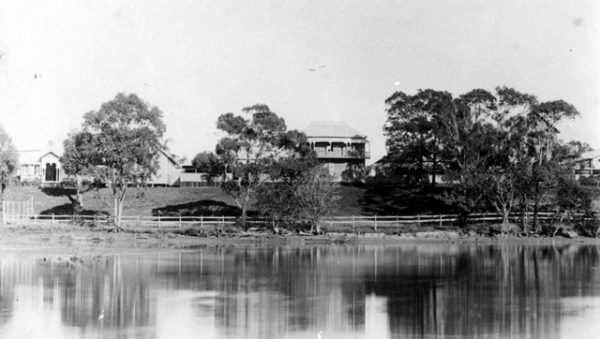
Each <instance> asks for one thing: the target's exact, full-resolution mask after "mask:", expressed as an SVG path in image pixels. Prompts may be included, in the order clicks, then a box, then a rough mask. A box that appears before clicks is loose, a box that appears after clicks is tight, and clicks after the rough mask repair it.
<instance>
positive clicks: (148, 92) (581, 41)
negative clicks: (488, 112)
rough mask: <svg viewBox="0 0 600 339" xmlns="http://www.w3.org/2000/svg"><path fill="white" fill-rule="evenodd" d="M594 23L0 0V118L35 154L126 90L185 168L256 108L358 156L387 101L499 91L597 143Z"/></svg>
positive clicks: (549, 7) (379, 128)
mask: <svg viewBox="0 0 600 339" xmlns="http://www.w3.org/2000/svg"><path fill="white" fill-rule="evenodd" d="M599 19H600V2H597V1H593V0H592V1H553V0H544V1H524V0H497V1H492V0H486V1H484V0H461V1H442V0H438V1H428V0H360V1H353V0H327V1H322V0H316V1H307V0H294V1H259V0H257V1H242V0H239V1H229V0H215V1H208V0H206V1H203V0H195V1H184V0H170V1H158V0H157V1H145V0H127V1H111V0H101V1H100V0H99V1H92V0H61V1H58V0H40V1H31V0H18V1H9V0H0V52H1V53H2V57H1V58H0V124H1V125H2V126H3V127H4V129H5V130H6V131H7V132H8V133H9V134H10V136H11V137H12V139H13V141H14V143H15V144H16V146H17V148H19V149H42V150H43V149H45V148H48V145H49V142H53V143H54V144H55V145H56V144H58V145H60V144H61V143H62V141H63V140H64V139H65V138H66V136H67V134H68V132H69V131H71V130H74V129H77V128H79V127H80V126H81V123H82V120H83V119H82V116H83V114H84V113H86V112H88V111H91V110H97V109H98V108H99V107H100V105H101V104H102V103H104V102H106V101H109V100H111V99H113V98H114V97H115V95H116V94H117V93H119V92H125V93H135V94H137V95H138V96H140V97H141V98H142V99H143V100H145V101H146V102H148V103H150V104H151V105H154V106H157V107H158V108H159V109H160V110H162V112H163V114H164V121H165V123H166V124H167V133H166V138H168V139H169V141H168V143H167V144H168V147H169V149H170V151H171V152H172V153H175V154H177V155H179V156H185V157H186V158H187V159H188V160H191V159H192V158H193V156H194V155H195V154H196V153H198V152H201V151H205V150H214V147H215V144H216V143H217V141H218V139H219V138H220V137H221V136H222V134H221V133H220V132H219V131H218V130H217V128H216V121H217V118H218V116H219V115H221V114H223V113H227V112H233V113H236V114H237V113H240V112H241V109H242V108H243V107H247V106H251V105H254V104H256V103H263V104H267V105H269V107H270V108H271V110H272V111H274V112H276V113H277V114H278V115H280V116H281V117H283V118H284V119H285V121H286V123H287V125H288V128H290V129H302V128H304V127H306V126H308V124H309V123H310V121H313V120H342V121H346V122H347V123H348V124H349V125H350V126H351V127H354V128H355V129H357V130H358V131H360V132H362V133H364V134H366V135H367V136H368V137H369V140H370V142H371V159H370V162H374V161H376V160H378V159H379V158H380V157H381V156H383V155H384V154H385V137H384V135H383V125H384V123H385V118H386V116H385V104H384V101H385V99H386V98H387V97H389V96H390V95H391V94H392V93H393V92H394V91H403V92H405V93H409V94H411V93H415V92H416V91H417V90H418V89H426V88H432V89H436V90H445V91H449V92H451V93H452V94H453V95H460V94H463V93H466V92H468V91H469V90H471V89H475V88H483V89H486V90H490V91H491V90H493V89H494V88H495V87H496V86H499V85H503V86H509V87H513V88H515V89H517V90H519V91H522V92H528V93H531V94H534V95H536V96H537V97H538V98H539V100H541V101H546V100H557V99H563V100H565V101H567V102H569V103H571V104H573V105H575V107H576V108H577V109H578V110H579V112H580V113H581V116H580V117H579V118H578V119H576V120H573V121H569V122H567V123H563V124H561V125H560V126H559V127H560V130H561V134H560V138H561V139H564V140H572V139H576V140H580V141H584V142H587V143H589V144H590V145H592V147H594V148H596V149H599V148H600V20H599Z"/></svg>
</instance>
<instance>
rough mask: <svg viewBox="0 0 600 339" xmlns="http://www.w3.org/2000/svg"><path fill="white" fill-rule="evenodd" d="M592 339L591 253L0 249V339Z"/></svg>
mask: <svg viewBox="0 0 600 339" xmlns="http://www.w3.org/2000/svg"><path fill="white" fill-rule="evenodd" d="M445 337H449V338H598V337H600V246H597V245H584V244H561V245H531V244H529V245H525V244H512V245H511V244H493V243H489V244H476V243H462V244H461V243H458V244H450V243H448V244H440V243H414V244H412V243H407V244H402V245H385V246H384V245H347V244H340V245H314V246H243V245H236V246H202V247H198V248H194V249H188V250H149V251H147V252H141V253H140V252H137V253H131V254H127V253H121V254H111V253H102V254H98V255H94V256H86V257H77V256H73V257H70V256H69V255H63V256H58V255H53V256H43V255H31V254H28V255H23V254H19V253H16V252H15V253H14V254H11V253H6V254H4V255H3V256H2V258H1V259H0V338H321V339H327V338H337V339H339V338H382V339H385V338H445Z"/></svg>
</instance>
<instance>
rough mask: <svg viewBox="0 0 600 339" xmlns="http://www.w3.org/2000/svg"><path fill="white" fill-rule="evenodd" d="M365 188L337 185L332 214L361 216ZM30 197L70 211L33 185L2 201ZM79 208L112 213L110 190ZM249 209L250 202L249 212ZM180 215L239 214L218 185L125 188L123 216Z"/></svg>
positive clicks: (55, 210) (42, 207)
mask: <svg viewBox="0 0 600 339" xmlns="http://www.w3.org/2000/svg"><path fill="white" fill-rule="evenodd" d="M364 192H365V189H363V188H360V187H355V186H346V185H343V186H340V188H339V191H338V193H339V196H340V200H339V203H338V206H337V208H336V209H335V210H334V211H333V215H361V211H362V206H361V201H362V197H363V195H364ZM31 197H33V205H34V211H35V213H36V214H56V215H58V214H72V213H73V209H72V207H71V202H70V200H69V198H68V197H67V196H65V195H60V194H58V193H53V194H47V193H44V192H43V191H42V190H41V189H39V188H36V187H9V188H7V190H6V192H5V195H4V198H5V200H12V201H24V200H27V199H29V198H31ZM83 208H84V209H85V210H86V211H87V212H88V213H94V212H100V213H103V212H104V213H109V214H112V208H113V201H112V193H111V191H110V189H107V188H104V189H100V190H97V191H96V190H93V191H90V192H86V193H85V194H84V195H83ZM252 211H253V206H252V201H251V206H250V213H252ZM179 213H182V214H183V215H219V216H220V215H236V216H237V215H240V211H239V208H238V207H237V205H236V203H235V201H234V200H233V199H232V198H230V197H229V196H227V195H226V194H225V193H223V191H221V189H220V188H219V187H195V188H192V187H182V188H178V187H155V188H130V189H129V190H128V191H127V195H126V198H125V205H124V207H123V214H124V215H140V216H149V215H156V214H161V215H165V214H175V215H177V214H179Z"/></svg>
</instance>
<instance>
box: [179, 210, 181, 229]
mask: <svg viewBox="0 0 600 339" xmlns="http://www.w3.org/2000/svg"><path fill="white" fill-rule="evenodd" d="M179 228H181V213H179Z"/></svg>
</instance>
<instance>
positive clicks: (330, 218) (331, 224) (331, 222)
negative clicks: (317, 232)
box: [329, 216, 333, 232]
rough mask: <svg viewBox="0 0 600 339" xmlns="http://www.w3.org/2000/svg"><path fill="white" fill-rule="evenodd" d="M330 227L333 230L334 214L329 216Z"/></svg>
mask: <svg viewBox="0 0 600 339" xmlns="http://www.w3.org/2000/svg"><path fill="white" fill-rule="evenodd" d="M329 229H330V230H333V217H332V216H329ZM330 232H331V231H330Z"/></svg>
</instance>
